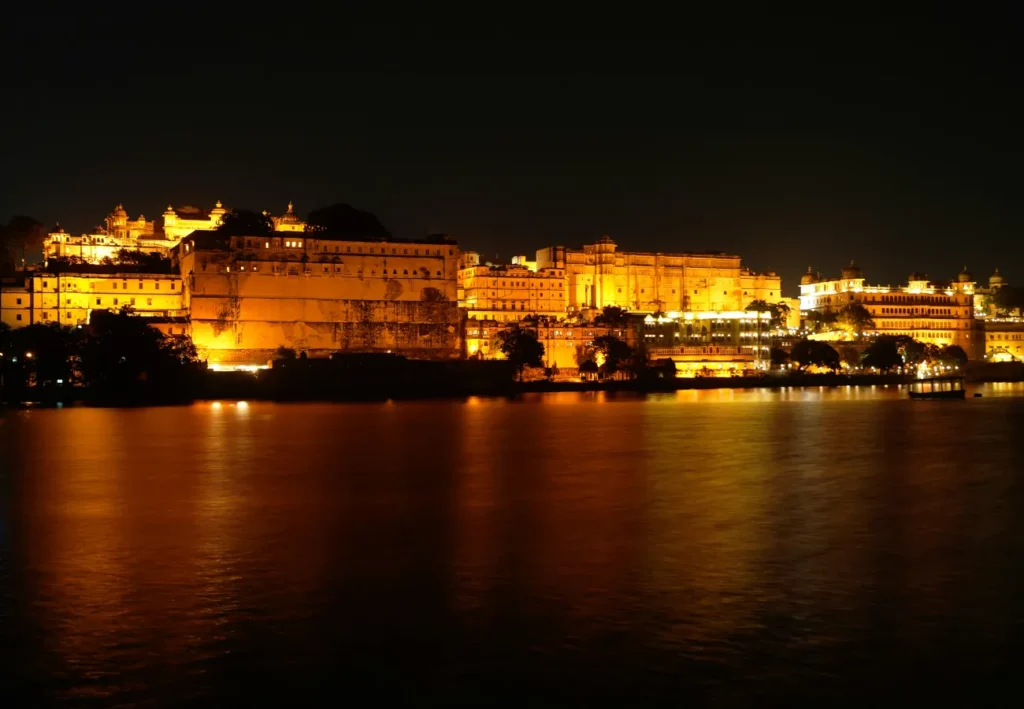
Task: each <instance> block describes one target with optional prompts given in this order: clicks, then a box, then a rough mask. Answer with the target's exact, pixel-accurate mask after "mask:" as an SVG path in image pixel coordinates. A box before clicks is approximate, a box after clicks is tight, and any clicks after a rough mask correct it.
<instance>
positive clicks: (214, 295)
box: [175, 232, 461, 364]
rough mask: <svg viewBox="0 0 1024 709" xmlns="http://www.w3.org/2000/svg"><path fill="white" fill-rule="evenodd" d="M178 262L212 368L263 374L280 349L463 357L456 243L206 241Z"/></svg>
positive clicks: (281, 238)
mask: <svg viewBox="0 0 1024 709" xmlns="http://www.w3.org/2000/svg"><path fill="white" fill-rule="evenodd" d="M175 254H176V256H175V257H176V259H177V261H178V264H179V267H180V270H181V273H182V275H183V277H184V279H185V282H186V291H185V296H184V303H185V306H186V307H187V308H188V309H189V311H190V313H191V323H192V338H193V341H194V342H195V345H196V347H197V348H198V349H199V351H200V355H201V356H203V357H204V358H206V359H208V360H209V361H210V362H213V363H218V362H233V363H251V364H258V363H262V362H265V361H266V360H267V359H269V358H270V357H271V356H272V354H273V350H275V349H276V348H278V347H282V346H283V347H289V348H293V349H296V350H304V351H307V352H309V353H310V354H311V355H313V354H318V353H320V354H325V353H328V352H336V351H341V350H348V351H380V352H385V351H392V352H397V353H400V354H407V355H410V356H415V357H432V358H433V357H437V358H450V357H457V356H458V355H459V354H460V338H461V333H460V321H461V315H460V313H459V310H458V304H457V302H456V300H455V296H456V276H457V272H458V257H459V256H458V247H457V246H456V245H455V244H453V243H448V242H446V243H431V244H427V243H406V242H385V241H381V242H373V241H342V240H335V239H329V238H319V237H317V238H314V236H313V235H311V234H301V235H300V234H295V235H292V234H289V233H286V232H285V233H275V234H274V235H273V236H269V237H231V238H221V237H219V236H218V235H216V234H214V233H212V232H200V233H195V234H193V235H191V236H190V237H189V238H188V239H185V240H184V241H183V242H182V243H181V244H180V245H179V246H178V248H177V249H176V250H175Z"/></svg>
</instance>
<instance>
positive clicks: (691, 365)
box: [648, 345, 755, 378]
mask: <svg viewBox="0 0 1024 709" xmlns="http://www.w3.org/2000/svg"><path fill="white" fill-rule="evenodd" d="M648 354H650V356H651V359H652V360H653V361H657V360H664V359H670V360H672V361H673V362H674V363H675V365H676V376H677V377H683V378H690V377H734V376H741V375H742V374H743V373H744V372H747V371H754V370H755V363H754V355H753V353H752V351H751V350H749V349H746V348H742V347H728V346H715V345H709V346H706V347H672V348H659V347H652V348H650V349H649V350H648Z"/></svg>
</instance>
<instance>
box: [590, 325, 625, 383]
mask: <svg viewBox="0 0 1024 709" xmlns="http://www.w3.org/2000/svg"><path fill="white" fill-rule="evenodd" d="M594 348H595V349H597V350H598V351H599V352H601V353H602V354H603V355H604V363H603V364H602V365H601V370H602V371H603V372H604V373H605V374H614V373H615V372H617V371H619V370H620V369H622V368H623V367H625V366H627V365H628V364H629V363H630V360H631V359H632V357H633V350H632V349H630V347H629V345H627V344H626V343H625V342H623V341H622V340H620V339H619V338H617V337H615V336H614V335H601V337H598V338H596V339H595V340H594Z"/></svg>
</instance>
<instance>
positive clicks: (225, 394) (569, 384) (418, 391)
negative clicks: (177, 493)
mask: <svg viewBox="0 0 1024 709" xmlns="http://www.w3.org/2000/svg"><path fill="white" fill-rule="evenodd" d="M911 381H913V377H911V376H906V375H884V376H883V375H852V376H847V375H841V374H807V375H796V376H793V375H787V376H783V377H774V376H765V377H731V378H726V377H718V378H704V379H701V378H695V379H675V380H670V381H665V380H638V379H623V380H606V381H594V382H574V381H562V382H558V381H546V380H543V381H532V382H506V383H504V384H502V385H498V386H494V385H491V386H472V385H466V386H458V385H455V386H452V385H451V383H450V382H436V383H434V385H431V383H429V382H427V383H423V384H420V385H415V386H409V385H408V382H404V383H403V382H394V383H393V384H394V385H395V386H393V387H392V386H381V384H383V383H382V382H380V381H377V382H375V383H374V386H373V387H368V386H353V387H351V388H347V389H341V390H339V389H334V390H328V389H322V390H319V391H315V392H312V391H309V390H306V391H302V390H301V388H296V389H294V390H287V389H284V390H283V389H282V388H278V387H271V386H269V385H268V382H266V381H261V380H260V379H258V378H257V377H253V376H251V375H247V376H246V377H245V378H239V377H232V378H222V379H221V380H220V381H218V380H216V379H212V380H210V381H209V382H207V385H206V386H203V387H200V388H199V389H200V390H199V391H196V392H194V395H192V396H185V397H181V396H176V397H171V398H162V397H153V398H149V397H143V398H137V397H123V398H122V397H94V396H90V395H89V394H88V392H87V391H73V390H72V391H71V392H61V393H60V394H55V395H54V396H50V397H42V398H40V399H38V400H33V401H25V402H17V403H12V402H0V409H2V408H10V409H24V408H61V407H65V406H91V407H96V408H139V407H145V406H187V405H190V404H193V403H196V402H203V401H205V402H213V401H262V402H274V403H313V402H338V403H374V402H385V401H427V400H435V401H436V400H460V399H467V398H470V397H485V398H516V397H518V396H521V395H523V394H547V393H565V392H580V393H589V392H615V393H636V394H657V393H672V392H676V391H689V390H710V389H775V390H782V389H807V388H830V389H831V388H837V387H867V386H883V387H894V388H900V387H905V386H907V385H908V384H909V383H910V382H911ZM1021 381H1022V380H1021V379H1019V378H1013V379H1006V380H989V379H973V378H971V377H968V378H967V383H968V385H974V386H977V385H981V384H988V383H1019V382H1021ZM403 384H404V385H405V386H403ZM68 394H71V395H70V396H69V395H68Z"/></svg>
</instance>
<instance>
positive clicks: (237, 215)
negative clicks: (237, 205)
mask: <svg viewBox="0 0 1024 709" xmlns="http://www.w3.org/2000/svg"><path fill="white" fill-rule="evenodd" d="M217 233H218V234H222V235H223V236H270V235H271V234H273V233H274V222H273V221H271V219H270V217H268V216H267V215H266V214H261V213H260V212H254V211H252V210H249V209H235V210H232V211H230V212H228V213H227V214H225V215H224V216H223V217H221V222H220V226H218V227H217Z"/></svg>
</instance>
